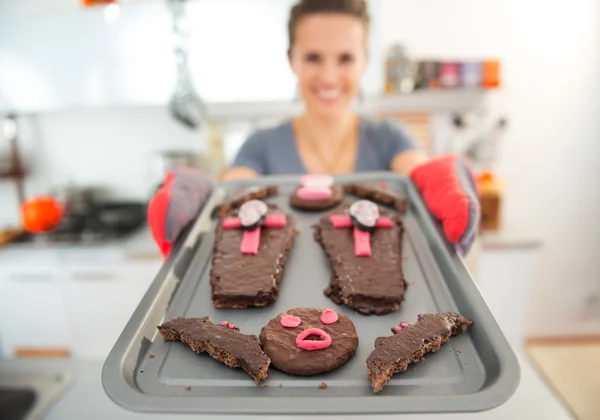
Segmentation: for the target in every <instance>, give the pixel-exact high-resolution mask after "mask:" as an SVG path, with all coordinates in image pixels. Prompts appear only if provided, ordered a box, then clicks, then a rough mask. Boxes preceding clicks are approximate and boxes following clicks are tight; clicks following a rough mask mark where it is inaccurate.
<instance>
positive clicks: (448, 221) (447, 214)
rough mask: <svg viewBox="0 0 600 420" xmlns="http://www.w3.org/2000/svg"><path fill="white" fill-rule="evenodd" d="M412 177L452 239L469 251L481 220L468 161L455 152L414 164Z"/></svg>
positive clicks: (428, 205)
mask: <svg viewBox="0 0 600 420" xmlns="http://www.w3.org/2000/svg"><path fill="white" fill-rule="evenodd" d="M410 177H411V178H412V180H413V181H414V183H415V184H416V186H417V188H418V189H419V191H420V192H421V195H422V197H423V200H424V201H425V204H426V205H427V207H428V208H429V211H430V212H431V214H432V215H433V216H434V217H435V218H436V219H438V220H439V221H440V222H441V224H442V227H443V229H444V233H445V234H446V237H447V238H448V240H449V241H450V242H451V243H452V244H454V245H455V247H456V248H457V250H458V251H459V252H460V253H461V254H462V255H465V254H466V253H467V252H468V251H469V249H470V248H471V245H473V241H474V240H475V236H476V235H477V231H478V230H479V223H480V220H481V207H480V204H479V196H478V193H477V186H476V183H475V178H474V176H473V173H472V171H471V168H470V166H469V163H468V161H467V160H466V159H465V158H463V157H460V156H455V155H450V156H441V157H437V158H434V159H432V160H430V161H428V162H427V163H425V164H423V165H420V166H417V167H416V168H414V169H413V170H412V171H411V173H410Z"/></svg>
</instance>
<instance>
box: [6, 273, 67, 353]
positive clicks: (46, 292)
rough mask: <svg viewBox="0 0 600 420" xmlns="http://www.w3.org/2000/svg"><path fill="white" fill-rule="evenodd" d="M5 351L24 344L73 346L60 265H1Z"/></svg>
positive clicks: (42, 346) (54, 347)
mask: <svg viewBox="0 0 600 420" xmlns="http://www.w3.org/2000/svg"><path fill="white" fill-rule="evenodd" d="M0 290H1V291H2V292H1V293H0V335H1V337H0V340H1V342H2V352H3V354H5V355H7V356H10V355H13V354H14V351H15V350H17V349H20V348H27V349H68V348H70V347H71V344H72V341H71V334H70V331H69V328H68V327H67V326H68V323H69V319H68V313H67V305H66V301H67V300H66V299H67V298H66V295H65V289H64V283H63V278H62V276H61V269H60V267H59V266H53V265H48V266H44V265H41V266H34V267H26V266H25V267H23V266H21V267H1V268H0Z"/></svg>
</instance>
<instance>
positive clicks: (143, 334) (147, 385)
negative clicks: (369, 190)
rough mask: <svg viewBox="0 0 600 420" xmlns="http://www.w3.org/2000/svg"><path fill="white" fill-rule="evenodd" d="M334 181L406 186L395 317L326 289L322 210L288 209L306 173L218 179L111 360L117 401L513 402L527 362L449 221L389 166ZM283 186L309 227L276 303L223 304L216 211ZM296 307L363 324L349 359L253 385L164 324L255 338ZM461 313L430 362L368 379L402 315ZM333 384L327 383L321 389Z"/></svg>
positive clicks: (446, 408)
mask: <svg viewBox="0 0 600 420" xmlns="http://www.w3.org/2000/svg"><path fill="white" fill-rule="evenodd" d="M334 178H335V180H336V182H339V183H345V182H387V183H388V185H389V187H390V189H393V190H399V191H403V192H404V194H405V195H406V197H407V201H408V206H407V211H406V213H405V214H404V215H402V216H401V217H402V220H403V222H404V225H405V229H406V231H405V235H404V237H403V244H402V246H403V258H404V265H403V267H404V273H405V276H406V279H407V281H408V282H409V286H408V288H407V291H406V294H405V302H404V303H403V304H402V306H401V309H400V310H399V311H397V312H394V313H391V314H389V315H385V316H376V315H363V314H360V313H358V312H355V311H353V310H352V309H350V308H348V307H346V306H343V305H342V306H338V305H335V304H334V303H333V302H331V301H330V300H329V299H328V298H327V297H326V296H325V295H324V294H323V289H324V288H325V287H326V286H327V284H328V281H329V278H330V268H329V263H328V261H327V259H326V257H325V254H324V252H323V250H322V249H321V247H320V246H319V245H318V244H317V243H316V242H315V240H314V239H313V230H312V228H311V225H312V224H314V223H315V222H316V221H317V220H318V218H320V217H322V215H323V212H317V213H305V212H299V211H294V210H293V209H291V208H290V207H289V206H288V197H289V193H290V192H291V191H292V190H293V188H295V187H296V185H297V183H298V181H299V178H298V177H297V176H284V177H280V176H278V177H274V176H268V177H262V178H259V179H252V180H243V181H236V182H229V183H225V184H222V185H219V186H218V187H217V188H216V189H215V190H214V192H213V194H212V195H211V197H210V199H209V202H208V203H207V204H206V206H205V207H204V209H203V211H202V212H201V214H200V215H199V217H198V219H197V220H196V221H195V223H194V224H193V225H191V227H190V228H189V230H188V232H186V233H185V234H184V235H182V239H181V242H182V243H180V244H177V246H176V248H175V251H174V252H173V253H172V254H171V257H170V258H169V259H168V260H167V262H166V264H165V265H164V266H163V268H162V270H161V271H160V272H159V273H158V275H157V277H156V279H155V280H154V282H153V284H152V285H151V287H150V288H149V290H148V291H147V293H146V295H145V296H144V298H143V299H142V301H141V302H140V304H139V306H138V308H137V309H136V311H135V312H134V314H133V315H132V317H131V319H130V321H129V322H128V323H127V325H126V327H125V329H124V331H123V333H122V334H121V336H120V337H119V339H118V340H117V342H116V343H115V345H114V347H113V349H112V351H111V352H110V354H109V356H108V358H107V359H106V361H105V364H104V367H103V372H102V381H103V385H104V389H105V391H106V393H107V394H108V396H109V397H110V398H111V399H112V400H113V401H114V402H116V403H117V404H119V405H121V406H123V407H125V408H127V409H130V410H134V411H146V412H162V413H205V414H226V413H229V414H263V415H265V414H288V415H293V414H317V413H318V414H331V415H334V414H364V415H368V417H365V418H371V417H372V415H373V414H378V413H380V414H383V413H386V414H390V413H421V412H423V413H424V412H428V413H432V412H461V411H463V412H466V411H483V410H488V409H490V408H493V407H495V406H498V405H500V404H502V403H504V402H505V401H506V400H507V399H509V398H510V396H511V395H512V394H513V393H514V391H515V390H516V387H517V385H518V382H519V379H520V370H519V365H518V361H517V359H516V357H515V355H514V353H513V352H512V350H511V348H510V346H509V344H508V343H507V341H506V339H505V338H504V336H503V334H502V332H501V330H500V328H499V327H498V324H497V323H496V321H495V320H494V318H493V316H492V314H491V313H490V310H489V309H488V307H487V305H486V303H485V301H484V299H483V298H482V296H481V295H480V293H479V291H478V289H477V287H476V285H475V283H474V282H473V279H472V277H471V276H470V274H469V273H468V271H467V270H466V268H465V265H464V262H463V260H462V259H461V258H460V257H459V256H458V255H457V253H456V252H455V251H454V249H453V247H451V246H450V244H449V243H448V242H447V241H446V240H445V239H443V236H442V234H441V229H440V226H439V224H438V223H437V222H435V221H434V220H433V219H432V218H431V216H430V214H429V213H428V211H427V210H426V208H425V207H424V205H423V202H422V201H421V198H420V196H419V194H418V192H417V191H416V189H415V187H414V185H413V183H412V182H411V181H410V179H409V178H406V177H403V176H400V175H395V174H391V173H387V172H385V173H365V174H353V175H344V176H336V177H334ZM256 185H277V186H278V187H279V189H280V194H279V195H278V196H275V197H271V198H268V199H267V200H266V201H268V202H273V203H276V204H278V205H279V206H281V207H282V208H283V209H285V210H287V211H292V212H293V213H294V214H295V216H296V221H297V225H298V227H299V229H300V234H299V235H298V236H297V237H296V240H295V244H294V247H293V248H292V251H291V253H290V255H289V259H288V263H287V266H286V268H285V273H284V276H283V278H282V280H281V283H280V291H279V297H278V299H277V300H276V301H275V302H274V303H272V304H271V305H269V306H267V307H263V308H249V309H216V308H214V307H213V305H212V302H211V299H210V285H209V277H208V276H209V271H210V266H211V257H212V248H213V245H214V230H215V226H216V220H215V219H214V218H213V216H212V214H213V213H214V211H213V210H214V208H215V207H216V206H218V205H219V204H220V203H222V202H223V200H225V199H228V198H229V197H231V195H232V193H233V192H234V191H236V190H239V189H240V188H246V187H251V186H256ZM294 307H318V308H333V309H334V310H335V311H337V312H338V313H343V314H346V315H348V316H349V317H350V318H351V319H352V321H353V322H354V323H355V326H356V329H357V332H358V336H359V347H358V350H357V351H356V353H355V355H354V356H353V357H352V358H351V359H350V360H349V361H348V362H347V363H346V364H345V365H343V366H341V367H340V368H338V369H337V370H334V371H332V372H328V373H325V374H319V375H315V376H309V377H300V376H291V375H288V374H285V373H283V372H280V371H278V370H276V369H275V368H273V367H271V368H270V369H269V374H268V378H267V380H266V381H264V382H263V383H261V384H260V385H258V386H257V385H255V384H254V382H253V381H252V379H251V378H250V376H248V375H247V374H246V373H245V372H244V371H243V370H242V369H239V368H238V369H231V368H228V367H227V366H225V365H223V364H222V363H220V362H217V361H215V360H213V359H212V358H211V357H210V356H208V355H207V354H196V353H194V352H192V351H191V350H190V349H189V348H188V347H187V346H186V345H184V344H182V343H179V342H166V341H165V340H164V339H163V338H162V336H161V335H160V334H159V333H158V332H157V329H156V326H157V325H159V324H161V323H162V322H165V321H168V320H170V319H172V318H174V317H176V316H183V317H202V316H207V315H208V316H210V317H211V318H212V319H213V322H221V321H222V320H227V321H229V322H232V323H234V324H235V325H236V326H238V327H239V328H240V329H241V331H242V332H244V333H246V334H256V335H258V334H259V333H260V329H261V327H262V326H263V325H265V324H266V323H267V322H268V321H269V320H270V319H272V318H274V317H275V316H276V315H277V314H279V313H280V312H284V311H286V310H288V309H290V308H294ZM445 311H455V312H459V313H460V314H462V315H464V316H466V317H468V318H470V319H472V320H473V321H474V324H473V325H472V326H471V328H469V329H468V330H467V331H466V332H465V333H462V334H460V335H457V336H454V337H452V338H451V339H450V341H449V342H448V343H446V344H445V345H444V346H442V348H441V349H440V350H439V351H438V352H436V353H429V354H427V355H425V360H424V361H423V362H420V363H417V364H413V365H409V368H408V370H407V371H405V372H403V373H400V374H397V375H395V376H394V377H393V378H392V380H391V381H390V382H389V383H388V385H387V386H386V387H385V388H384V389H383V391H382V392H381V393H380V394H374V393H373V392H372V389H371V385H370V383H369V381H368V380H367V372H366V359H367V357H368V356H369V354H370V353H371V351H372V350H373V343H374V340H375V338H376V337H377V336H390V335H391V332H390V327H391V326H393V325H395V324H398V323H399V322H400V321H408V322H409V323H413V322H415V321H416V318H417V314H419V313H431V312H445ZM321 382H326V384H327V388H326V389H320V388H319V384H320V383H321Z"/></svg>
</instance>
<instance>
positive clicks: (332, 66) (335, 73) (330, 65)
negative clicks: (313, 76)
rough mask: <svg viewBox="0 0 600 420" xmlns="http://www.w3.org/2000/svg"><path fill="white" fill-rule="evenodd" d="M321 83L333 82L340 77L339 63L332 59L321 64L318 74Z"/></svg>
mask: <svg viewBox="0 0 600 420" xmlns="http://www.w3.org/2000/svg"><path fill="white" fill-rule="evenodd" d="M319 77H320V79H321V82H322V83H325V84H334V83H336V82H337V81H338V80H339V78H340V68H339V65H338V64H337V63H335V62H332V61H327V62H325V63H323V65H322V66H321V72H320V74H319Z"/></svg>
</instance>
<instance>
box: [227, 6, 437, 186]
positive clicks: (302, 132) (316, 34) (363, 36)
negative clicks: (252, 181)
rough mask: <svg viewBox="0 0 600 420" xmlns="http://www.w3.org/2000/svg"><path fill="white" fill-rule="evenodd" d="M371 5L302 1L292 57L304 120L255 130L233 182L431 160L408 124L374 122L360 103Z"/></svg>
mask: <svg viewBox="0 0 600 420" xmlns="http://www.w3.org/2000/svg"><path fill="white" fill-rule="evenodd" d="M369 27H370V16H369V11H368V9H367V4H366V2H365V1H364V0H302V1H300V2H298V3H297V4H296V5H295V6H294V7H293V8H292V10H291V12H290V16H289V20H288V39H289V48H288V58H289V63H290V67H291V69H292V71H293V73H294V74H295V76H296V78H297V83H298V89H299V92H300V96H301V97H302V99H303V101H304V105H305V109H304V112H303V113H302V114H301V115H299V116H297V117H296V118H293V119H290V120H286V121H284V122H283V123H281V124H279V125H277V126H275V127H271V128H268V129H265V130H261V131H258V132H256V133H254V134H253V135H252V136H250V138H249V139H248V140H247V141H246V142H245V143H244V145H243V146H242V148H241V149H240V151H239V152H238V155H237V156H236V158H235V159H234V162H233V165H232V166H233V167H232V168H231V169H230V170H229V171H228V172H227V173H226V174H225V179H236V178H246V177H254V176H257V175H270V174H289V173H292V174H296V173H327V174H335V173H353V172H360V171H377V170H395V171H398V172H402V173H408V171H409V170H410V169H411V168H412V167H413V166H415V165H416V164H418V163H422V162H424V161H425V157H424V155H423V154H422V153H421V152H420V151H418V150H417V146H416V144H417V143H416V141H414V140H413V138H412V136H411V135H410V134H409V133H407V132H406V131H405V130H404V129H403V127H401V126H399V125H396V124H393V123H391V122H387V121H371V120H368V119H366V118H364V117H361V116H359V115H357V114H356V113H354V112H353V110H352V102H353V101H354V100H355V99H356V97H357V96H358V93H359V89H360V82H361V78H362V77H363V75H364V73H365V70H366V67H367V56H368V53H367V38H368V33H369Z"/></svg>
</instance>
